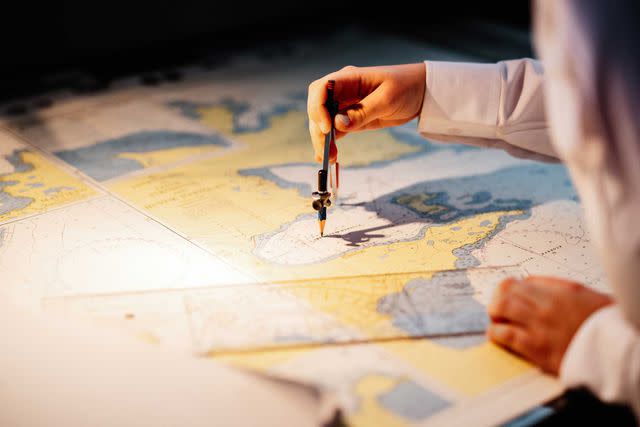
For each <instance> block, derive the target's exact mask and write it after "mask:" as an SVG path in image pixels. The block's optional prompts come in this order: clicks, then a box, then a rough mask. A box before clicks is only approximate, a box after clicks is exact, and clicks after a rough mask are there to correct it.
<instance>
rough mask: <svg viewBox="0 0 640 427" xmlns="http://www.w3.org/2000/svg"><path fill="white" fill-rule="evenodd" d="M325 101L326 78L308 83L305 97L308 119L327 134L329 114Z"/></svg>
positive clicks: (329, 122) (329, 128) (329, 120)
mask: <svg viewBox="0 0 640 427" xmlns="http://www.w3.org/2000/svg"><path fill="white" fill-rule="evenodd" d="M326 102H327V80H326V79H320V80H316V81H315V82H313V83H311V84H310V85H309V95H308V97H307V113H308V114H309V120H310V121H311V122H314V123H315V124H316V125H317V126H318V128H319V130H320V131H321V132H322V133H324V134H327V133H329V131H330V130H331V116H330V115H329V110H327V107H325V105H324V104H325V103H326Z"/></svg>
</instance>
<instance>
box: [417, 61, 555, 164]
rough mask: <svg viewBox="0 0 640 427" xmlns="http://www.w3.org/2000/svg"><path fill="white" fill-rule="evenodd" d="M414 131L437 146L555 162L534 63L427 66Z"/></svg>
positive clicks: (540, 75)
mask: <svg viewBox="0 0 640 427" xmlns="http://www.w3.org/2000/svg"><path fill="white" fill-rule="evenodd" d="M426 67H427V72H426V79H427V81H426V86H425V94H424V102H423V106H422V110H421V113H420V116H419V124H418V130H419V131H420V133H421V134H422V135H423V136H425V137H426V138H429V139H432V140H435V141H440V142H461V143H466V144H472V145H477V146H482V147H490V148H500V149H503V150H506V151H507V152H509V153H511V154H512V155H515V156H517V157H526V158H534V159H538V160H543V161H554V160H556V158H557V155H556V153H555V151H554V149H553V147H552V146H551V143H550V141H549V135H548V132H547V130H548V129H547V121H546V118H545V112H544V100H543V90H542V85H543V70H542V66H541V65H540V63H539V62H538V61H535V60H532V59H520V60H513V61H501V62H498V63H497V64H474V63H463V62H438V61H427V62H426Z"/></svg>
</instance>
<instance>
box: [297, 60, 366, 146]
mask: <svg viewBox="0 0 640 427" xmlns="http://www.w3.org/2000/svg"><path fill="white" fill-rule="evenodd" d="M363 72H364V71H363V69H362V68H356V67H353V66H347V67H345V68H343V69H341V70H339V71H335V72H333V73H331V74H327V75H326V76H324V77H322V78H321V79H318V80H316V81H314V82H313V83H311V84H310V85H309V94H308V97H307V113H308V114H309V120H311V121H313V122H315V123H316V124H317V125H318V128H319V129H320V130H321V131H322V132H323V133H324V134H327V133H329V131H330V130H331V116H330V115H329V111H328V110H327V107H326V106H325V103H326V102H327V82H328V81H329V80H334V81H335V85H334V89H333V96H334V100H335V101H338V104H339V108H341V109H344V108H346V107H349V106H351V105H353V104H355V103H357V102H359V101H361V98H363V97H364V96H365V95H367V93H361V92H363V91H364V92H368V91H370V90H372V89H375V88H374V87H373V86H375V85H373V86H372V83H371V82H366V80H367V79H366V78H363ZM363 81H365V82H364V83H363ZM369 86H372V87H369Z"/></svg>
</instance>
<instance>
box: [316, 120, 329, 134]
mask: <svg viewBox="0 0 640 427" xmlns="http://www.w3.org/2000/svg"><path fill="white" fill-rule="evenodd" d="M318 127H319V128H320V131H321V132H322V133H323V134H325V135H326V134H328V133H329V132H331V123H328V122H326V121H324V120H321V121H320V123H319V124H318Z"/></svg>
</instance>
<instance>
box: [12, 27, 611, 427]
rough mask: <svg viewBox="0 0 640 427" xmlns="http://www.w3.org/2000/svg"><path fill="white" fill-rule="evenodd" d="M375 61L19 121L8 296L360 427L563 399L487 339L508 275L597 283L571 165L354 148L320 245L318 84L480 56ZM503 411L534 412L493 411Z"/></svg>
mask: <svg viewBox="0 0 640 427" xmlns="http://www.w3.org/2000/svg"><path fill="white" fill-rule="evenodd" d="M348 37H354V36H353V35H351V36H348ZM336 43H337V44H339V45H342V46H344V43H342V42H340V40H337V41H336ZM366 44H367V46H370V47H369V48H359V49H353V50H349V49H337V50H336V51H337V52H339V54H337V55H336V56H335V57H331V58H329V59H326V58H325V59H324V60H323V61H322V62H321V61H319V60H317V59H313V58H316V56H317V55H315V54H314V51H313V49H311V48H310V47H306V46H304V45H295V46H293V47H292V50H291V52H289V53H288V54H287V55H286V56H278V55H275V56H273V55H270V56H268V57H265V56H261V55H259V54H256V55H246V56H242V57H239V58H236V59H234V60H231V61H230V62H228V63H227V64H225V65H224V66H221V67H220V68H219V69H216V70H209V71H204V70H199V71H197V70H196V71H194V70H192V71H191V72H188V73H187V76H186V78H185V80H184V81H182V82H178V83H171V84H165V85H162V86H159V87H153V88H149V87H141V86H138V85H137V84H133V83H131V82H129V83H128V84H124V83H123V84H122V85H120V86H119V87H118V88H116V89H113V90H112V91H111V92H109V93H106V94H104V95H99V96H93V97H85V98H78V99H68V100H66V101H65V100H61V101H60V102H58V103H57V105H56V106H55V107H53V108H51V109H50V110H48V111H44V112H42V113H39V114H37V115H35V114H34V115H30V116H28V117H26V118H21V119H16V120H12V121H5V122H4V125H3V127H4V130H3V131H2V133H1V134H0V138H1V144H0V146H1V152H0V272H2V276H3V286H4V289H3V290H4V291H9V292H10V293H11V294H12V295H13V296H14V297H17V298H19V300H20V301H21V302H23V303H25V304H30V305H32V306H34V307H42V308H43V309H44V310H47V311H50V312H52V313H58V314H62V315H65V316H70V317H72V318H74V319H77V321H83V322H94V323H95V324H96V327H105V326H106V327H115V328H121V329H122V330H123V331H125V332H126V333H133V334H135V335H136V336H139V337H140V338H141V339H144V340H147V341H150V342H153V343H156V344H158V345H168V346H172V347H176V348H179V349H182V350H184V351H189V352H192V353H194V354H196V355H199V356H207V357H213V358H217V359H218V360H222V361H225V362H227V363H231V364H234V365H239V366H242V367H245V368H251V369H258V370H261V371H265V372H269V373H271V374H274V375H281V376H284V377H287V378H292V379H294V380H301V381H306V382H311V383H313V384H317V385H318V386H320V387H322V388H324V389H326V390H329V391H331V392H334V393H336V395H337V396H338V397H339V400H340V402H341V404H342V406H343V408H344V410H345V414H346V418H347V421H348V423H349V424H350V425H355V426H359V425H363V426H364V425H372V424H376V425H388V426H406V425H418V424H421V423H430V424H434V425H435V424H437V423H443V424H445V425H447V424H448V425H451V424H449V423H451V422H453V421H452V420H455V419H456V417H457V416H459V414H461V413H462V412H465V413H466V415H469V413H471V412H469V411H476V412H477V414H478V417H481V416H483V415H482V414H484V415H486V414H487V413H490V412H493V415H492V416H495V417H496V418H494V420H503V421H504V420H505V419H506V418H508V417H509V416H512V415H514V414H515V412H513V413H512V412H509V411H510V410H518V409H526V407H528V406H532V405H534V404H536V403H538V402H539V401H541V400H544V399H547V398H549V397H552V396H553V395H554V394H555V393H557V392H558V390H559V387H558V386H557V384H556V383H555V382H554V381H552V380H550V379H549V378H547V377H544V376H543V375H541V374H539V373H538V372H537V371H536V370H535V369H533V368H532V367H531V366H529V365H528V364H527V363H525V362H524V361H522V360H520V359H518V358H516V357H514V356H512V355H510V354H508V353H507V352H505V351H503V350H501V349H499V348H498V347H496V346H494V345H492V344H490V343H487V342H486V341H485V339H484V329H485V327H486V325H487V317H486V314H485V307H486V304H487V302H488V300H489V298H490V296H491V293H492V290H493V288H494V287H495V285H496V284H497V283H499V282H500V281H501V280H503V279H504V278H506V277H510V276H523V275H526V274H530V273H537V274H553V275H557V276H562V277H567V278H571V279H574V280H578V281H580V282H584V283H587V284H589V285H591V286H595V287H600V288H602V287H603V286H604V284H603V281H602V274H601V273H600V270H599V268H598V267H597V262H596V261H595V258H594V256H593V254H592V249H591V246H590V240H589V236H588V235H587V233H586V231H585V229H584V227H583V221H582V215H581V212H580V205H579V200H578V199H577V197H576V194H575V191H574V189H573V188H572V186H571V183H570V180H569V176H568V175H567V172H566V170H565V169H564V167H563V166H561V165H556V164H543V163H536V162H533V161H526V160H521V159H516V158H513V157H510V156H509V155H508V154H506V153H503V152H501V151H496V150H489V149H476V148H470V147H465V146H461V145H454V144H445V145H439V144H435V143H432V142H430V141H427V140H425V139H423V138H422V137H420V136H419V135H418V134H417V133H416V130H415V127H416V124H415V123H409V124H407V125H405V126H403V127H400V128H395V129H388V130H381V131H375V132H365V133H360V134H354V135H350V136H349V137H348V138H345V139H344V140H342V141H341V142H340V144H339V150H340V161H341V168H342V174H341V175H342V176H341V185H342V187H341V195H340V200H339V203H338V204H337V206H334V207H332V208H331V209H330V211H329V220H328V222H327V226H326V229H325V237H324V238H319V237H318V235H317V225H316V222H315V214H314V211H313V210H312V209H311V208H310V194H311V191H312V186H313V185H314V179H315V175H316V172H317V169H318V166H317V165H316V164H314V163H313V162H312V152H311V146H310V143H309V136H308V130H307V118H306V99H305V97H306V87H307V85H308V82H309V81H311V80H313V79H315V78H317V77H318V76H320V75H322V74H324V73H326V72H329V71H332V70H333V69H336V68H339V67H341V66H344V65H346V64H349V63H357V64H359V65H364V64H379V63H400V62H408V61H416V60H421V59H426V58H430V59H465V58H463V57H460V56H456V55H455V54H453V53H450V52H444V51H440V50H438V49H435V48H431V47H424V46H416V45H413V44H410V43H407V42H403V41H397V40H387V39H379V40H375V42H372V41H371V40H370V39H368V41H367V43H366ZM354 45H358V43H354ZM374 47H375V49H374ZM310 58H312V59H310ZM506 395H509V396H510V398H511V399H513V400H514V401H515V402H520V403H518V404H515V403H514V404H513V405H512V407H511V408H505V407H504V406H505V405H498V403H495V402H499V401H500V399H497V398H496V396H498V397H499V396H506ZM492 402H494V404H495V405H496V407H494V408H493V409H490V408H491V403H492ZM507 406H509V405H507Z"/></svg>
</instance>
